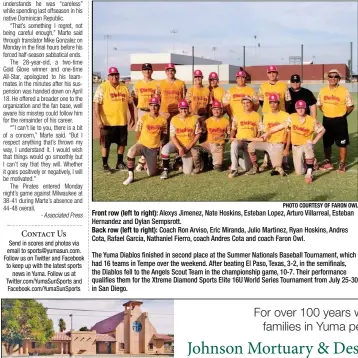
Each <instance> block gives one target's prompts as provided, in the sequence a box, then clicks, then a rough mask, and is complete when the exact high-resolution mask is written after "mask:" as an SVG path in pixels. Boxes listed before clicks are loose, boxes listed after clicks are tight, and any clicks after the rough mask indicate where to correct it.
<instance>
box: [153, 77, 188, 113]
mask: <svg viewBox="0 0 358 358" xmlns="http://www.w3.org/2000/svg"><path fill="white" fill-rule="evenodd" d="M185 92H186V86H185V83H184V82H183V81H181V80H178V79H176V80H174V81H173V82H169V81H168V80H166V79H165V80H162V81H160V82H159V83H158V86H157V95H159V96H160V98H161V106H160V112H165V113H176V112H178V103H179V101H180V100H182V99H184V98H185Z"/></svg>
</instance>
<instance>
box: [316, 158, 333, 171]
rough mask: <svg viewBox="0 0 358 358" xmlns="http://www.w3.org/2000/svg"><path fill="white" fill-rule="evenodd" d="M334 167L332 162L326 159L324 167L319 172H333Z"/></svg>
mask: <svg viewBox="0 0 358 358" xmlns="http://www.w3.org/2000/svg"><path fill="white" fill-rule="evenodd" d="M332 169H333V165H332V163H331V161H330V160H328V159H325V160H324V161H323V163H322V165H321V166H320V167H319V170H332Z"/></svg>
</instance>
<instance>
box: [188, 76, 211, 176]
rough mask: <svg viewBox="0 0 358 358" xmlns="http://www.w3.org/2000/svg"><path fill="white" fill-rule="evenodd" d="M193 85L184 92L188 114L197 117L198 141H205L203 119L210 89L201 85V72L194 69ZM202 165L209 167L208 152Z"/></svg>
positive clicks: (204, 119) (206, 109)
mask: <svg viewBox="0 0 358 358" xmlns="http://www.w3.org/2000/svg"><path fill="white" fill-rule="evenodd" d="M193 76H194V85H193V86H192V87H190V88H189V90H188V92H187V94H186V100H187V101H188V103H189V108H190V114H192V115H197V116H198V117H199V122H200V126H201V128H202V133H201V136H200V138H199V143H203V142H205V141H206V137H207V132H206V130H205V121H206V119H207V118H208V116H209V102H210V101H211V99H210V90H209V88H207V87H204V86H203V73H202V72H201V71H200V70H195V71H194V73H193ZM204 167H205V168H206V169H208V167H209V156H208V153H207V152H205V153H204Z"/></svg>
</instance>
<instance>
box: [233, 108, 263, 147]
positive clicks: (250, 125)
mask: <svg viewBox="0 0 358 358" xmlns="http://www.w3.org/2000/svg"><path fill="white" fill-rule="evenodd" d="M260 123H261V117H260V115H259V114H258V113H257V112H255V111H251V112H242V113H241V114H240V116H239V117H234V120H233V122H232V129H233V130H236V138H237V139H239V140H247V141H250V140H252V139H253V138H256V137H257V135H258V132H259V128H260Z"/></svg>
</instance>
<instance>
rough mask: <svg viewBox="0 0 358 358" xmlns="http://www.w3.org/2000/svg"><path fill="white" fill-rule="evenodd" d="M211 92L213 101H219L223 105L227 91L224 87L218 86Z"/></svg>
mask: <svg viewBox="0 0 358 358" xmlns="http://www.w3.org/2000/svg"><path fill="white" fill-rule="evenodd" d="M209 90H210V88H209ZM210 92H211V100H212V101H219V102H221V103H222V102H223V99H224V96H225V93H226V91H225V90H224V89H223V88H222V87H219V86H217V87H215V88H212V89H211V91H210Z"/></svg>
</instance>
